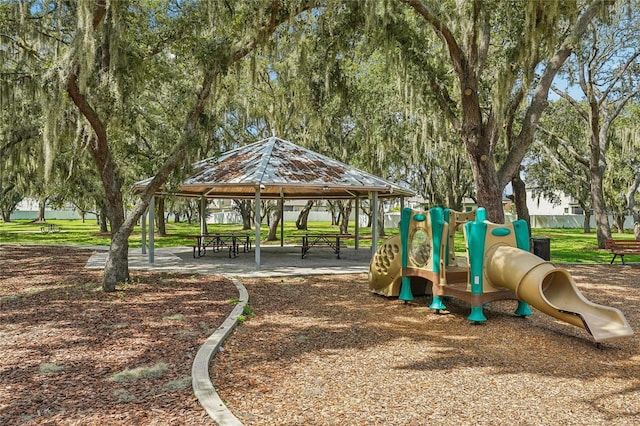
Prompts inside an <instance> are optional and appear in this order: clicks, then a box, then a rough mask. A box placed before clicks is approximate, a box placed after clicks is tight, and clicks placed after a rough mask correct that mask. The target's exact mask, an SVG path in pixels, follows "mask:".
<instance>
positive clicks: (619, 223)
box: [613, 213, 626, 234]
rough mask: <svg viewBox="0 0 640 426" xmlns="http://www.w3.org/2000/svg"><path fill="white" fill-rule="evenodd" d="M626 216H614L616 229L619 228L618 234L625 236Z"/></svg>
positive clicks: (618, 214)
mask: <svg viewBox="0 0 640 426" xmlns="http://www.w3.org/2000/svg"><path fill="white" fill-rule="evenodd" d="M625 219H626V215H625V214H624V213H616V214H614V215H613V222H614V224H615V227H616V228H618V234H624V220H625Z"/></svg>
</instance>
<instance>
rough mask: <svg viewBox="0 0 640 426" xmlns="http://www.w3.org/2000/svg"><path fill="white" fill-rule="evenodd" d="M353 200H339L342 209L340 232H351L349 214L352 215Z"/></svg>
mask: <svg viewBox="0 0 640 426" xmlns="http://www.w3.org/2000/svg"><path fill="white" fill-rule="evenodd" d="M351 206H352V202H351V200H349V201H347V202H346V203H345V202H344V201H338V207H339V209H340V217H341V220H340V233H341V234H348V233H349V216H351Z"/></svg>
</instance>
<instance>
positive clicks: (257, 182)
mask: <svg viewBox="0 0 640 426" xmlns="http://www.w3.org/2000/svg"><path fill="white" fill-rule="evenodd" d="M193 169H194V171H195V173H194V174H192V175H191V176H190V177H188V178H187V179H185V180H184V181H183V183H182V185H181V186H180V188H179V189H178V191H177V192H172V194H173V195H177V196H182V197H198V198H199V197H202V196H204V197H206V198H253V197H254V196H255V193H256V189H257V188H260V197H261V198H263V199H279V198H283V197H284V198H287V199H294V198H299V199H348V198H356V197H359V198H362V197H366V196H368V194H369V193H372V192H375V193H377V194H378V197H380V198H388V197H408V196H412V195H414V193H413V192H412V191H410V190H408V189H405V188H402V187H400V186H398V185H396V184H394V183H391V182H388V181H386V180H384V179H382V178H380V177H377V176H374V175H372V174H370V173H367V172H364V171H362V170H359V169H356V168H354V167H351V166H349V165H347V164H344V163H342V162H340V161H337V160H334V159H332V158H329V157H326V156H324V155H321V154H318V153H317V152H314V151H311V150H309V149H307V148H303V147H301V146H299V145H296V144H294V143H292V142H289V141H286V140H283V139H280V138H277V137H270V138H267V139H263V140H261V141H258V142H255V143H252V144H250V145H246V146H243V147H240V148H236V149H233V150H231V151H228V152H226V153H224V154H221V155H220V156H218V157H212V158H208V159H205V160H201V161H198V162H196V163H194V164H193ZM150 181H151V179H145V180H143V181H140V182H137V183H136V184H135V185H134V189H135V190H138V191H139V190H141V189H143V188H144V187H145V186H146V185H147V184H148V183H149V182H150ZM157 194H158V195H163V194H167V192H163V191H162V190H161V191H158V193H157Z"/></svg>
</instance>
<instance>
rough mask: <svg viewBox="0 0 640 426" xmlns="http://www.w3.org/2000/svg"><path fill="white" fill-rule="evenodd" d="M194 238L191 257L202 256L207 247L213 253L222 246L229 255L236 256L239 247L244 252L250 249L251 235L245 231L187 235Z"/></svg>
mask: <svg viewBox="0 0 640 426" xmlns="http://www.w3.org/2000/svg"><path fill="white" fill-rule="evenodd" d="M188 237H190V238H194V239H195V240H196V241H195V244H194V245H193V257H194V258H196V257H202V256H204V255H205V254H206V253H207V247H210V248H211V249H212V250H213V252H214V253H217V252H219V251H221V250H222V249H224V248H228V249H229V257H230V258H232V257H237V256H238V254H239V253H240V248H242V251H243V252H244V253H246V252H248V251H251V237H250V235H249V234H248V233H246V232H240V233H237V232H224V233H222V232H218V233H213V234H204V235H189V236H188Z"/></svg>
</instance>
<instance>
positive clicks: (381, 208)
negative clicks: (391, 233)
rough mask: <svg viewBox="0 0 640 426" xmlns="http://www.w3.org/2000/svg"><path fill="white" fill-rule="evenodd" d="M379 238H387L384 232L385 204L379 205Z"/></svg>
mask: <svg viewBox="0 0 640 426" xmlns="http://www.w3.org/2000/svg"><path fill="white" fill-rule="evenodd" d="M377 215H378V236H379V237H386V236H387V233H386V232H385V230H384V203H379V204H378V212H377Z"/></svg>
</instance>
